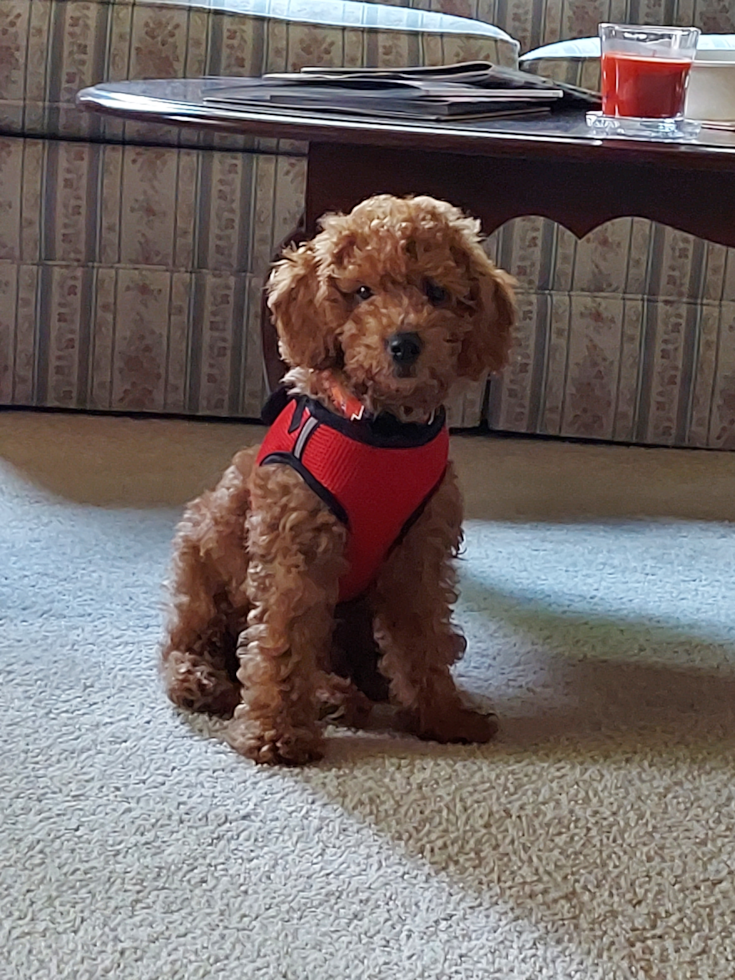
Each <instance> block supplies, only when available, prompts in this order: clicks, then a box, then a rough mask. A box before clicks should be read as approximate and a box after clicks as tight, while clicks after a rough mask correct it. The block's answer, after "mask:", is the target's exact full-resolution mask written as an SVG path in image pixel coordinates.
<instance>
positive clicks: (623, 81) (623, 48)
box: [587, 24, 699, 139]
mask: <svg viewBox="0 0 735 980" xmlns="http://www.w3.org/2000/svg"><path fill="white" fill-rule="evenodd" d="M599 33H600V69H601V92H602V112H591V113H588V117H587V121H588V123H589V124H590V126H592V128H593V129H601V130H603V131H605V132H608V133H614V134H619V135H624V136H638V137H641V136H642V137H649V138H650V137H653V138H656V137H663V138H668V139H671V138H673V139H676V138H678V137H682V136H691V135H696V133H697V132H698V127H697V126H696V124H695V125H692V123H691V122H687V121H686V120H685V119H684V99H685V96H686V89H687V83H688V81H689V71H690V69H691V66H692V61H693V60H694V55H695V54H696V51H697V41H698V39H699V30H698V29H697V28H696V27H635V26H627V25H624V24H600V27H599Z"/></svg>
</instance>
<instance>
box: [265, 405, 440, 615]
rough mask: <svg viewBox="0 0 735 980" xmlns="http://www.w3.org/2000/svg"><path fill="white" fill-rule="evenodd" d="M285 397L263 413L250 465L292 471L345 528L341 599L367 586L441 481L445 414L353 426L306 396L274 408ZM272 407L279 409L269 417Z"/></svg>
mask: <svg viewBox="0 0 735 980" xmlns="http://www.w3.org/2000/svg"><path fill="white" fill-rule="evenodd" d="M284 394H285V393H282V392H281V393H279V392H277V393H276V395H275V396H274V398H273V399H272V400H271V403H269V405H268V406H267V407H266V412H264V419H265V421H267V422H272V424H271V427H270V429H269V430H268V433H267V435H266V437H265V441H264V443H263V445H262V446H261V448H260V452H259V453H258V457H257V465H258V466H267V465H269V464H272V463H284V464H285V465H287V466H291V467H292V468H293V469H295V470H296V472H297V473H298V474H299V475H300V476H301V477H302V478H303V480H304V481H305V482H306V483H307V484H308V485H309V486H310V487H311V489H312V490H313V491H314V492H315V493H316V494H318V495H319V497H321V499H322V500H323V501H324V502H325V504H326V505H327V506H328V507H329V509H330V510H331V512H332V513H333V514H334V516H335V517H336V518H337V519H338V520H340V521H341V522H342V523H343V524H345V525H346V527H347V529H348V539H347V551H346V555H345V557H346V559H347V562H348V564H349V569H348V571H347V572H346V573H345V575H344V576H343V577H342V579H341V580H340V593H339V601H340V602H345V601H347V600H348V599H354V598H356V597H357V596H359V595H361V594H362V593H363V592H364V591H365V590H366V589H367V588H368V586H369V585H370V584H371V583H372V582H373V580H374V579H375V577H376V575H377V572H378V569H379V568H380V566H381V564H382V563H383V561H384V560H385V558H386V556H387V555H388V553H389V552H390V550H391V548H392V547H394V546H395V545H396V544H397V543H398V542H399V541H400V540H401V539H402V537H403V535H405V534H406V532H407V531H408V529H409V528H410V527H411V525H412V524H413V523H414V521H416V520H417V519H418V518H419V517H420V515H421V513H422V511H423V509H424V507H425V506H426V504H427V502H428V500H429V499H430V497H431V496H432V494H433V493H434V491H435V490H436V489H437V487H438V486H439V484H440V483H441V480H442V478H443V476H444V472H445V470H446V467H447V459H448V456H449V434H448V432H447V427H446V425H445V418H444V413H443V411H442V412H439V413H437V415H436V417H435V418H434V419H433V420H432V421H430V422H428V423H426V424H417V423H413V422H410V423H403V424H402V423H400V422H398V421H397V420H396V419H394V418H392V417H391V416H378V417H377V418H375V419H366V418H362V419H360V420H357V421H354V420H350V419H347V418H342V417H341V416H339V415H335V414H334V412H330V411H329V410H328V409H327V408H325V407H324V406H323V405H321V404H320V403H319V402H317V401H314V400H312V399H310V398H306V397H305V396H296V397H290V398H288V401H287V402H286V404H285V407H283V408H281V405H283V399H284ZM286 397H287V396H286ZM277 399H280V403H278V401H277ZM274 402H275V407H276V411H278V408H280V409H281V410H280V411H278V414H277V415H275V417H274V412H273V408H274ZM269 410H270V415H268V414H267V413H268V412H269Z"/></svg>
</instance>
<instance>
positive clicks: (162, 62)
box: [0, 0, 518, 150]
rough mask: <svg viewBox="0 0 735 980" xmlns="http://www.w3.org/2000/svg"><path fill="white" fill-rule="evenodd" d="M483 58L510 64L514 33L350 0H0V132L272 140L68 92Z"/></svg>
mask: <svg viewBox="0 0 735 980" xmlns="http://www.w3.org/2000/svg"><path fill="white" fill-rule="evenodd" d="M479 58H482V59H486V60H488V61H493V62H496V63H498V64H502V65H509V66H511V67H513V66H515V65H517V61H518V43H517V42H516V41H514V40H513V39H512V38H510V37H509V36H508V35H507V34H505V33H504V32H503V31H501V30H499V29H498V28H495V27H492V26H490V25H489V24H485V23H481V22H479V21H470V20H467V19H464V18H460V17H453V16H449V15H445V14H439V13H432V12H430V11H424V10H412V9H403V8H399V7H393V6H389V5H384V4H371V3H359V2H357V0H337V2H332V0H329V2H320V0H210V2H206V0H195V2H182V0H142V2H132V3H131V2H124V0H121V2H116V3H109V2H105V0H97V2H94V0H0V132H2V133H4V134H10V133H17V134H22V135H27V136H65V137H72V138H79V137H82V138H93V139H108V140H130V139H139V140H141V141H145V142H160V143H163V144H165V145H186V146H191V145H196V146H205V145H208V146H218V147H223V146H239V147H240V148H252V149H270V150H273V149H274V146H273V145H266V144H264V143H263V141H254V140H252V139H249V138H243V137H217V136H213V135H212V134H209V133H199V132H197V131H184V130H177V129H175V128H173V127H150V126H146V127H140V126H138V125H136V126H128V127H127V129H126V128H125V125H124V124H123V123H122V122H120V121H119V120H113V119H104V118H101V117H98V116H96V115H92V114H85V113H81V112H79V111H78V110H77V109H76V107H75V105H74V97H75V95H76V93H77V92H78V91H79V89H81V88H84V87H86V86H88V85H94V84H95V83H97V82H101V81H120V80H123V79H127V78H131V79H140V78H182V77H186V76H194V77H199V76H202V75H260V74H262V73H263V72H266V71H284V70H295V69H299V68H301V67H302V66H304V65H351V66H360V65H395V66H401V65H422V64H442V63H445V62H448V63H453V62H458V61H465V60H474V59H479ZM270 143H272V141H270Z"/></svg>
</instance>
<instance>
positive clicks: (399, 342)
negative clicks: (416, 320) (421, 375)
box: [388, 332, 423, 367]
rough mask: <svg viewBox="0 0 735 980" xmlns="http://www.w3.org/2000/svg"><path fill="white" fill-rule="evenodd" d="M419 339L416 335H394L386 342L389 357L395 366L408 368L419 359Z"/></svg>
mask: <svg viewBox="0 0 735 980" xmlns="http://www.w3.org/2000/svg"><path fill="white" fill-rule="evenodd" d="M422 347H423V344H422V343H421V338H420V337H419V335H418V334H417V333H409V332H406V333H394V334H393V336H392V337H391V338H390V340H389V341H388V350H389V351H390V356H391V357H392V358H393V360H394V361H395V363H396V364H400V365H401V366H402V367H410V366H411V365H412V364H415V363H416V361H417V360H418V359H419V354H420V353H421V348H422Z"/></svg>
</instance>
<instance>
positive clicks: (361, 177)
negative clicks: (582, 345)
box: [77, 79, 735, 383]
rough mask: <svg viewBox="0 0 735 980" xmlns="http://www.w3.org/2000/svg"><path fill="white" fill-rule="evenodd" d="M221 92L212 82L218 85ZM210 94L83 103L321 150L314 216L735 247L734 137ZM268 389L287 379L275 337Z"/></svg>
mask: <svg viewBox="0 0 735 980" xmlns="http://www.w3.org/2000/svg"><path fill="white" fill-rule="evenodd" d="M210 81H211V80H210ZM206 86H207V81H206V80H202V79H174V80H156V81H139V82H131V81H127V82H115V83H106V84H102V85H95V86H93V87H92V88H87V89H84V90H83V91H82V92H80V93H79V95H78V96H77V102H78V104H79V106H80V107H81V108H83V109H87V110H92V111H95V112H102V113H107V114H110V115H115V116H122V117H124V118H126V119H137V120H140V121H144V122H154V123H166V124H172V125H175V126H197V127H206V128H208V129H216V130H218V131H222V132H231V133H239V134H243V133H247V134H250V135H252V136H258V137H270V138H274V137H276V138H282V139H292V140H305V141H308V144H309V150H308V175H307V185H306V213H305V222H304V226H303V228H302V229H301V230H300V231H299V232H295V236H296V235H298V234H300V235H306V236H310V235H312V234H313V232H314V230H315V228H316V222H317V220H318V218H319V217H320V216H321V215H322V214H324V212H325V211H333V210H348V209H350V208H351V207H352V206H353V205H354V204H356V203H357V202H358V201H360V200H362V199H363V198H365V197H368V196H369V195H371V194H374V193H378V192H386V193H392V194H399V195H404V194H420V193H425V194H431V195H433V196H434V197H439V198H446V199H447V200H450V201H452V203H454V204H457V205H459V206H460V207H462V208H464V209H466V210H467V211H470V212H471V213H472V214H474V215H476V216H477V217H478V218H480V219H481V221H482V225H483V230H484V231H485V233H486V234H490V233H491V232H492V231H494V230H495V229H496V228H498V227H499V226H500V225H502V224H503V223H504V222H506V221H508V220H509V219H510V218H515V217H519V216H521V215H530V214H534V215H541V216H543V217H546V218H550V219H552V220H553V221H556V222H558V223H559V224H562V225H564V226H565V227H566V228H568V229H569V230H570V231H571V232H573V233H574V234H575V235H577V236H578V237H581V236H583V235H585V234H587V232H589V231H591V230H592V229H593V228H595V227H597V226H598V225H600V224H603V223H604V222H606V221H608V220H610V219H611V218H617V217H623V216H638V217H643V218H648V219H650V220H652V221H658V222H661V223H663V224H666V225H671V226H672V227H675V228H679V229H680V230H682V231H686V232H689V233H691V234H694V235H697V236H698V237H700V238H705V239H708V240H709V241H712V242H718V243H720V244H723V245H729V246H735V133H727V132H720V131H716V130H702V133H701V134H700V136H699V138H698V139H696V140H694V141H692V142H687V143H664V142H654V141H639V140H630V139H622V138H617V139H616V138H611V139H604V140H603V139H601V138H600V137H599V136H596V135H592V134H591V133H590V132H589V130H588V128H587V125H586V123H585V120H584V113H583V112H580V111H565V112H560V113H558V114H557V113H554V114H553V115H551V116H549V117H545V118H537V119H523V118H519V119H517V120H510V119H503V120H496V121H472V122H442V123H414V122H405V121H392V120H382V119H377V118H368V117H359V116H343V115H339V114H336V113H334V114H327V113H321V114H318V115H317V114H315V113H313V112H307V111H297V110H290V109H289V110H288V111H281V110H278V111H271V110H268V109H263V110H260V109H257V110H254V109H240V108H225V107H223V106H221V105H216V106H215V105H213V104H211V103H208V102H205V101H204V98H203V91H204V90H205V88H206ZM264 347H265V353H266V366H267V372H268V378H269V381H270V382H271V383H274V382H276V381H277V380H278V378H279V377H280V374H281V372H282V366H281V364H280V362H279V361H278V356H277V353H276V348H275V341H274V337H273V334H272V332H271V331H270V330H269V329H265V330H264Z"/></svg>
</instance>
